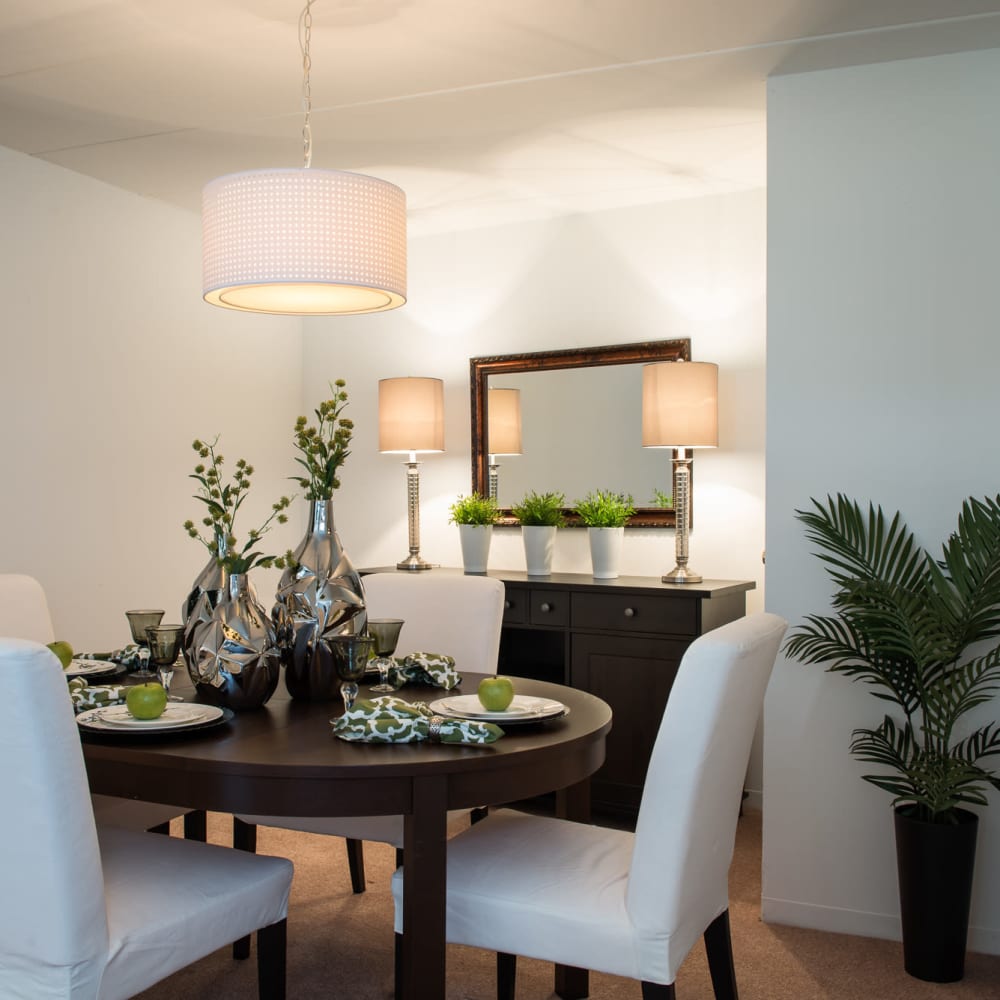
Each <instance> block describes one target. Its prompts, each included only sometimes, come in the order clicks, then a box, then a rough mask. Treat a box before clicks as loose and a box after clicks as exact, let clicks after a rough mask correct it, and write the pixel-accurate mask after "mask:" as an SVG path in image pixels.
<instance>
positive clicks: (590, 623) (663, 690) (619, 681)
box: [360, 568, 756, 818]
mask: <svg viewBox="0 0 1000 1000" xmlns="http://www.w3.org/2000/svg"><path fill="white" fill-rule="evenodd" d="M387 571H390V572H391V571H392V570H389V569H388V568H385V569H364V570H361V571H360V572H361V573H362V574H366V573H374V572H387ZM429 572H434V573H442V572H444V573H455V572H457V573H460V572H461V570H456V569H434V570H430V571H429ZM486 575H487V576H491V577H493V578H495V579H497V580H502V581H503V583H504V587H505V590H506V605H505V611H504V624H503V632H502V634H501V637H500V662H499V665H498V668H497V669H498V672H499V673H502V674H507V675H509V676H512V677H532V678H535V679H537V680H543V681H555V682H556V683H558V684H568V685H570V686H571V687H575V688H579V689H580V690H582V691H588V692H590V693H591V694H594V695H596V696H597V697H598V698H601V699H603V700H604V701H606V702H607V703H608V704H609V705H610V706H611V709H612V712H613V713H614V723H613V728H612V731H611V734H610V735H609V736H608V741H607V759H606V760H605V763H604V766H603V767H602V768H601V769H600V770H599V771H598V772H597V773H596V774H595V775H594V776H593V778H592V779H591V795H592V804H593V808H594V810H595V811H597V812H601V813H605V814H610V815H619V816H622V817H625V818H634V817H635V815H636V813H637V811H638V808H639V800H640V799H641V797H642V786H643V782H644V781H645V778H646V767H647V765H648V763H649V755H650V753H651V752H652V749H653V741H654V740H655V739H656V732H657V728H658V727H659V724H660V717H661V716H662V714H663V708H664V706H665V705H666V703H667V698H668V696H669V695H670V688H671V685H672V684H673V682H674V677H676V675H677V668H678V667H679V666H680V662H681V657H682V656H683V655H684V650H685V649H687V647H688V646H689V645H690V644H691V642H693V641H694V640H695V639H696V638H697V637H698V636H699V635H702V634H703V633H705V632H709V631H711V630H712V629H713V628H718V627H719V626H720V625H724V624H725V623H726V622H731V621H734V620H735V619H737V618H741V617H742V616H743V615H744V614H746V594H747V591H748V590H753V589H754V588H755V587H756V584H755V583H753V582H752V581H746V580H705V581H704V582H703V583H699V584H683V585H682V584H667V583H661V582H660V579H659V578H658V577H652V576H622V577H618V578H617V579H615V580H595V579H594V578H593V577H592V576H589V575H587V574H584V573H553V574H552V575H551V576H547V577H538V576H528V575H527V574H526V573H523V572H517V571H514V570H510V571H507V570H490V571H489V573H487V574H486Z"/></svg>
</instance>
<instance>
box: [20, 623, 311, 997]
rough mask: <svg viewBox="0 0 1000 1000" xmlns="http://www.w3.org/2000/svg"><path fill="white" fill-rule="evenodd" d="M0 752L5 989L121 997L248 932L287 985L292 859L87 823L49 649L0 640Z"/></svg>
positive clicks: (266, 977)
mask: <svg viewBox="0 0 1000 1000" xmlns="http://www.w3.org/2000/svg"><path fill="white" fill-rule="evenodd" d="M0 759H2V760H3V762H4V766H3V767H2V768H0V799H2V801H3V803H4V808H5V809H6V810H7V813H6V815H7V821H6V822H4V823H3V824H2V826H0V996H2V997H4V1000H55V998H65V1000H125V998H127V997H131V996H134V995H135V994H136V993H139V992H140V991H142V990H144V989H147V988H148V987H150V986H152V985H153V984H154V983H157V982H159V981H160V980H161V979H164V978H165V977H167V976H169V975H171V974H172V973H174V972H176V971H177V970H178V969H181V968H183V967H184V966H186V965H189V964H190V963H191V962H194V961H196V960H198V959H200V958H202V957H204V956H205V955H208V954H209V953H211V952H213V951H215V950H217V949H219V948H222V947H225V946H226V945H227V944H229V942H231V941H233V940H234V939H235V938H238V937H240V936H241V935H244V934H248V933H250V932H252V931H255V930H256V931H257V932H258V934H257V952H258V954H257V961H258V983H259V993H260V996H261V997H262V998H268V1000H280V998H283V997H284V993H285V940H286V927H285V917H286V914H287V911H288V893H289V889H290V887H291V881H292V864H291V862H290V861H287V860H285V859H284V858H272V857H254V856H251V855H248V854H241V853H240V852H238V851H233V850H230V849H229V848H225V847H218V846H213V845H209V844H202V843H198V842H195V841H188V840H182V839H180V838H177V837H159V836H155V835H153V834H149V833H141V832H137V831H134V830H125V829H121V828H115V827H106V828H102V829H101V830H98V828H97V826H96V824H95V823H94V814H93V811H92V808H91V803H90V795H89V794H88V791H87V773H86V769H85V766H84V759H83V751H82V748H81V745H80V735H79V733H78V731H77V727H76V722H75V720H74V718H73V708H72V705H71V703H70V700H69V698H68V697H67V696H66V681H65V679H64V677H63V675H62V670H61V669H60V665H59V661H58V659H57V658H56V657H55V655H54V654H53V653H52V652H51V651H50V650H48V649H46V648H45V646H42V645H41V644H39V643H36V642H30V641H28V640H25V639H6V638H5V639H0ZM14 817H16V822H14V821H13V818H14Z"/></svg>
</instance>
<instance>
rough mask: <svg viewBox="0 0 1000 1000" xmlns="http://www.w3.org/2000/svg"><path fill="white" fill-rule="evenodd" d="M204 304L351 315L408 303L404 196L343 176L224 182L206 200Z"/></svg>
mask: <svg viewBox="0 0 1000 1000" xmlns="http://www.w3.org/2000/svg"><path fill="white" fill-rule="evenodd" d="M202 277H203V295H204V298H205V301H206V302H210V303H211V304H213V305H217V306H223V307H225V308H228V309H240V310H243V311H245V312H259V313H282V314H287V315H297V316H323V315H350V314H354V313H372V312H382V311H384V310H387V309H395V308H397V307H398V306H401V305H403V303H404V302H405V301H406V195H405V194H404V193H403V191H402V190H401V189H400V188H398V187H396V185H395V184H390V183H389V182H388V181H384V180H380V179H379V178H377V177H369V176H367V175H365V174H356V173H350V172H349V171H345V170H322V169H317V168H312V167H297V168H296V167H290V168H284V169H282V168H279V169H273V170H248V171H244V172H242V173H237V174H227V175H226V176H223V177H217V178H216V179H215V180H213V181H210V182H209V183H208V184H206V185H205V188H204V191H203V193H202Z"/></svg>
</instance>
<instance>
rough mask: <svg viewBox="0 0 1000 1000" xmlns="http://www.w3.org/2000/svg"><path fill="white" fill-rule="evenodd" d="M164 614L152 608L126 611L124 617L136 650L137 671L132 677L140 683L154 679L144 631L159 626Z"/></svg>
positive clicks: (147, 640) (147, 641)
mask: <svg viewBox="0 0 1000 1000" xmlns="http://www.w3.org/2000/svg"><path fill="white" fill-rule="evenodd" d="M163 615H164V612H163V611H160V610H155V609H152V608H142V609H140V610H137V611H126V612H125V617H126V618H127V619H128V627H129V629H130V631H131V632H132V640H133V642H135V643H136V644H137V645H138V647H139V649H138V656H139V669H138V670H136V671H135V673H134V674H133V675H132V676H133V677H138V678H139V679H140V680H141V681H148V680H152V679H154V678H155V677H156V675H155V674H154V673H153V671H152V670H150V669H149V639H148V637H147V636H146V629H148V628H149V627H150V626H151V625H159V624H160V622H161V621H162V620H163Z"/></svg>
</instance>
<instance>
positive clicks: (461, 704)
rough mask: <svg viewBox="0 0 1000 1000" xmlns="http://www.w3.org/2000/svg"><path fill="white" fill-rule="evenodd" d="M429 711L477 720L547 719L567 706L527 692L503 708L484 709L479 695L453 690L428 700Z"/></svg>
mask: <svg viewBox="0 0 1000 1000" xmlns="http://www.w3.org/2000/svg"><path fill="white" fill-rule="evenodd" d="M430 708H431V711H432V712H436V713H437V714H438V715H446V716H449V717H450V718H453V719H475V720H476V721H477V722H499V723H501V724H503V723H504V722H507V723H512V722H538V721H540V720H541V719H550V718H552V717H554V716H557V715H563V714H565V712H566V706H565V705H564V704H563V703H562V702H561V701H553V700H552V699H551V698H532V697H530V696H528V695H523V694H516V695H514V700H513V701H512V702H511V703H510V705H509V706H508V707H507V708H505V709H504V710H503V711H502V712H487V711H486V709H485V708H483V703H482V702H481V701H480V700H479V696H478V695H474V694H456V695H452V696H451V697H448V698H439V699H438V700H437V701H432V702H431V703H430Z"/></svg>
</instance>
